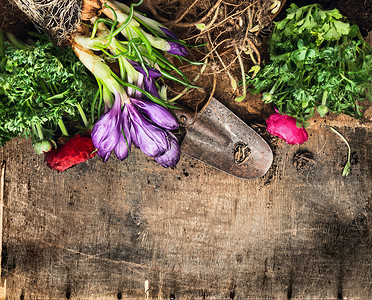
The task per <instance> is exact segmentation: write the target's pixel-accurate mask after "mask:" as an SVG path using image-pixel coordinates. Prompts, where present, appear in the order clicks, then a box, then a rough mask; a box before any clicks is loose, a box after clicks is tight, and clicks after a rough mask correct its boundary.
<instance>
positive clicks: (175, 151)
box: [155, 131, 181, 168]
mask: <svg viewBox="0 0 372 300" xmlns="http://www.w3.org/2000/svg"><path fill="white" fill-rule="evenodd" d="M167 133H168V140H169V142H170V148H169V150H168V151H167V152H165V153H164V154H162V155H159V156H156V157H155V161H156V162H157V163H158V164H160V165H161V166H162V167H164V168H169V167H170V168H174V167H175V166H176V165H177V163H178V161H179V160H180V157H181V150H180V146H179V143H178V140H177V138H176V137H175V136H174V134H172V133H171V132H169V131H167Z"/></svg>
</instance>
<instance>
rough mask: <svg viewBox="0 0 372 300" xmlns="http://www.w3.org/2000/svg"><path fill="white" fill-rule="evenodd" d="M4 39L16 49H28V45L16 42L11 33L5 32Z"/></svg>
mask: <svg viewBox="0 0 372 300" xmlns="http://www.w3.org/2000/svg"><path fill="white" fill-rule="evenodd" d="M6 37H7V38H8V40H9V41H10V42H11V43H12V44H13V45H14V46H16V47H17V48H18V49H22V50H26V49H28V48H30V47H29V46H28V45H26V44H25V43H23V42H21V41H20V40H18V39H17V38H16V37H15V35H14V34H13V33H10V32H7V33H6Z"/></svg>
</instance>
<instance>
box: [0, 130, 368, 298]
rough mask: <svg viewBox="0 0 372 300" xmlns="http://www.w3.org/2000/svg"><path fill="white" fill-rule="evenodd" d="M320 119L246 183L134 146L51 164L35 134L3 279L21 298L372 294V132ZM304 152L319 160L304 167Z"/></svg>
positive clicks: (10, 200) (18, 148)
mask: <svg viewBox="0 0 372 300" xmlns="http://www.w3.org/2000/svg"><path fill="white" fill-rule="evenodd" d="M339 130H340V131H341V132H342V133H343V134H345V136H346V137H347V139H348V140H349V141H350V143H351V145H352V147H353V151H354V152H353V166H352V172H351V174H350V175H349V176H348V177H346V178H342V177H341V169H342V164H343V163H344V162H345V159H346V153H347V152H346V147H345V145H344V144H343V142H342V141H340V140H339V139H338V138H337V136H335V135H334V134H333V133H332V132H331V131H330V130H329V129H327V128H326V127H317V126H312V128H311V133H312V136H311V139H310V140H309V141H308V142H307V143H306V144H305V146H301V147H298V146H296V147H295V146H288V145H285V144H284V143H282V142H279V143H278V146H277V148H276V149H275V162H274V166H273V168H272V169H271V170H270V174H267V175H266V176H265V177H264V178H262V179H258V180H253V181H244V180H240V179H237V178H234V177H232V176H229V175H227V174H224V173H222V172H220V171H217V170H214V169H212V168H210V167H208V166H206V165H204V164H202V163H200V162H197V161H195V160H193V159H191V158H187V157H182V159H181V162H180V163H179V165H178V166H177V168H176V169H175V170H165V169H163V168H161V167H159V166H158V165H157V164H156V163H154V162H153V161H152V160H151V159H148V158H146V157H145V156H144V155H143V154H142V153H140V152H139V151H137V150H134V151H133V153H132V154H131V156H130V158H129V160H128V161H127V162H118V161H116V160H115V159H110V160H109V162H108V163H106V164H105V163H102V162H101V161H100V160H99V159H98V158H95V159H93V160H91V161H89V162H87V163H85V164H82V165H79V166H77V167H75V168H73V169H71V170H69V171H67V172H65V173H61V174H58V173H56V172H54V171H51V170H49V169H48V168H47V167H46V166H45V164H44V163H43V161H42V157H39V156H37V155H36V154H34V153H33V152H32V151H30V143H29V142H28V141H20V140H14V141H12V142H10V143H9V144H7V145H6V147H5V148H4V149H3V150H2V154H1V156H2V159H3V160H5V161H6V163H7V171H6V177H5V179H6V186H5V212H4V213H5V219H4V226H5V232H4V240H3V243H4V245H3V266H2V267H3V275H5V278H7V293H8V296H9V297H10V299H66V298H71V299H118V298H140V299H144V298H145V290H144V282H145V280H149V286H150V290H149V295H150V298H162V299H164V298H165V299H169V298H170V297H172V296H175V297H176V298H177V299H202V298H203V297H205V298H209V299H229V298H235V299H290V298H293V299H301V298H306V299H325V298H327V299H340V298H343V297H347V298H348V299H351V298H356V299H371V298H372V288H371V282H372V260H371V258H372V257H371V251H370V245H371V244H370V238H371V233H370V223H369V222H370V220H371V215H370V212H371V209H370V202H369V201H370V199H371V188H370V184H371V176H372V174H371V161H372V157H371V151H370V149H371V139H370V132H371V130H370V129H369V128H356V129H351V128H340V129H339ZM299 149H307V150H309V151H311V152H312V153H313V154H314V161H315V162H314V164H313V165H312V166H310V167H309V168H308V169H306V170H305V171H304V172H302V173H300V172H298V171H297V170H296V168H295V167H294V165H293V156H294V154H295V152H296V151H298V150H299Z"/></svg>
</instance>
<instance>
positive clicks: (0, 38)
mask: <svg viewBox="0 0 372 300" xmlns="http://www.w3.org/2000/svg"><path fill="white" fill-rule="evenodd" d="M4 56H5V34H4V31H2V30H0V57H4Z"/></svg>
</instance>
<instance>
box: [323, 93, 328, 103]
mask: <svg viewBox="0 0 372 300" xmlns="http://www.w3.org/2000/svg"><path fill="white" fill-rule="evenodd" d="M327 97H328V92H327V91H324V92H323V98H322V105H324V106H326V104H327Z"/></svg>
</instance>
